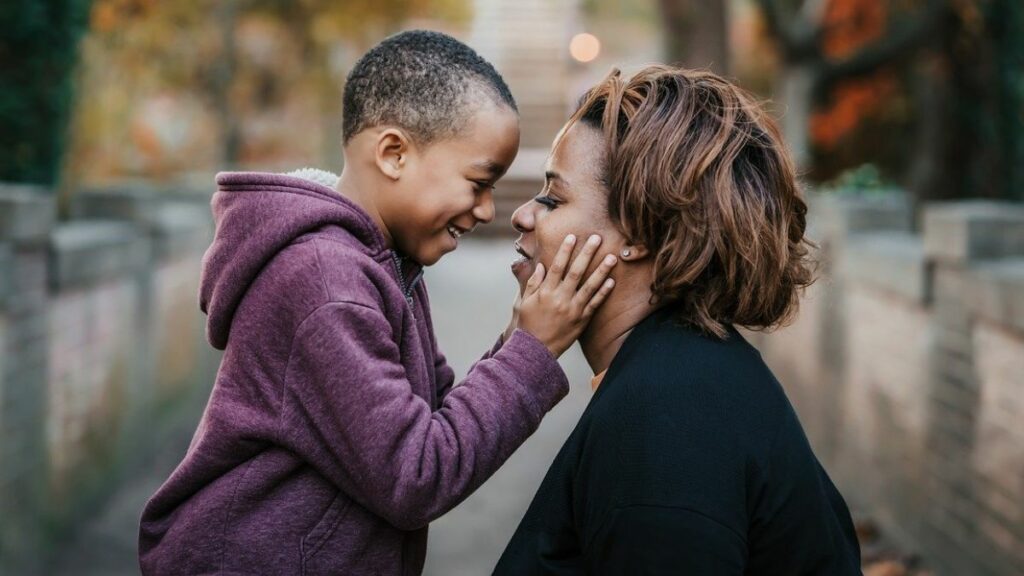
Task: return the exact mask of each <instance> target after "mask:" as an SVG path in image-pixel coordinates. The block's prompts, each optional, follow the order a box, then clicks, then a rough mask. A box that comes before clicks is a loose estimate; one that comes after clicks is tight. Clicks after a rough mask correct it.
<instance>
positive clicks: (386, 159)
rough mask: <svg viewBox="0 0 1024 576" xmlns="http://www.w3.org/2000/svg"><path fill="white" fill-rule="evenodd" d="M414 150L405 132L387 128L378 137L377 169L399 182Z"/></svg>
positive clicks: (376, 151) (375, 158) (376, 150)
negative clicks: (411, 151)
mask: <svg viewBox="0 0 1024 576" xmlns="http://www.w3.org/2000/svg"><path fill="white" fill-rule="evenodd" d="M411 148H412V142H410V140H409V137H408V136H407V135H406V134H405V132H403V131H401V130H398V129H396V128H387V129H385V130H382V131H381V132H380V134H378V135H377V145H376V149H375V150H374V153H375V154H374V156H375V157H374V160H375V161H376V164H377V168H379V169H380V171H381V172H383V173H384V175H385V176H387V177H388V178H391V179H392V180H398V179H399V178H400V177H401V175H402V170H403V169H404V168H405V164H406V160H407V159H408V158H407V157H408V155H409V152H410V150H411Z"/></svg>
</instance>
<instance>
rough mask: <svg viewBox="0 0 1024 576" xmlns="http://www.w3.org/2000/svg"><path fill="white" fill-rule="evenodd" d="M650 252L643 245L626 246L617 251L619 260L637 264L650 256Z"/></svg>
mask: <svg viewBox="0 0 1024 576" xmlns="http://www.w3.org/2000/svg"><path fill="white" fill-rule="evenodd" d="M650 254H651V253H650V251H649V250H647V247H646V246H644V245H643V244H627V245H626V246H623V247H622V250H619V259H620V260H624V261H626V262H637V261H639V260H643V259H644V258H647V257H648V256H650Z"/></svg>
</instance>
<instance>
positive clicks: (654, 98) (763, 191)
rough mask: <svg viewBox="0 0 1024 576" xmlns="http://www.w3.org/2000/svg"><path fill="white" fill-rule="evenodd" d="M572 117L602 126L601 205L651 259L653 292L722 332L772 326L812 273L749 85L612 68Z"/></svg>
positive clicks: (686, 73) (788, 180) (790, 169)
mask: <svg viewBox="0 0 1024 576" xmlns="http://www.w3.org/2000/svg"><path fill="white" fill-rule="evenodd" d="M569 122H570V124H572V123H574V122H581V123H583V124H585V125H588V126H591V127H593V128H596V129H598V130H600V131H602V133H603V134H604V139H605V142H606V143H607V150H606V158H605V165H604V177H605V183H606V185H607V187H608V190H609V196H608V213H609V215H610V216H611V219H612V221H613V222H615V223H616V224H617V225H618V226H619V228H620V230H621V231H622V232H623V233H624V235H625V236H626V238H627V239H628V240H629V241H630V242H632V243H640V244H643V245H644V246H646V247H647V248H648V249H649V250H650V251H651V254H652V256H653V258H654V283H653V285H652V287H651V288H652V292H653V296H654V298H655V300H656V301H657V302H659V303H661V304H669V305H672V306H673V307H674V308H676V309H677V310H678V313H679V318H680V319H681V320H683V321H684V322H686V323H689V324H691V325H694V326H696V327H698V328H699V329H701V330H704V331H705V332H708V333H710V334H714V335H716V336H718V337H720V338H724V337H725V336H726V325H729V324H735V325H739V326H744V327H747V328H751V329H755V330H757V329H768V328H772V327H774V326H777V325H780V324H783V323H785V322H786V321H788V320H789V319H790V318H791V317H792V316H793V314H794V313H795V312H796V309H797V307H798V302H799V296H800V293H801V292H802V289H803V288H804V287H806V286H808V285H810V284H811V282H813V271H812V268H813V267H812V265H811V262H810V258H809V251H810V250H809V248H811V247H813V244H811V243H810V242H809V241H808V240H807V239H805V238H804V229H805V227H806V216H807V204H806V203H805V202H804V200H803V198H802V195H801V192H800V189H799V186H798V184H797V179H796V172H795V169H794V165H793V161H792V159H791V158H790V156H789V154H788V152H787V150H786V148H785V145H784V144H783V141H782V136H781V134H780V132H779V129H778V126H777V125H776V123H775V122H774V120H772V118H771V117H769V115H768V114H767V113H766V112H765V110H764V109H763V108H762V107H761V105H760V104H759V103H758V102H757V101H756V100H755V99H754V98H753V97H752V96H750V95H749V94H748V93H746V92H745V91H743V90H741V89H740V88H738V87H736V86H735V85H733V84H731V83H730V82H728V81H726V80H724V79H723V78H721V77H719V76H717V75H715V74H712V73H710V72H705V71H695V70H685V69H680V68H674V67H669V66H649V67H646V68H644V69H643V70H641V71H640V72H638V73H637V74H636V75H634V76H633V77H631V78H629V79H628V80H624V79H622V77H621V75H620V73H619V71H618V70H614V71H612V73H611V74H609V75H608V77H607V78H605V79H604V80H603V81H602V82H601V83H600V84H598V85H597V86H595V87H594V88H592V89H591V90H590V91H588V92H587V93H586V94H585V95H584V96H583V98H582V100H581V103H580V106H579V108H578V109H577V111H576V112H575V113H574V114H573V117H572V118H571V119H570V121H569Z"/></svg>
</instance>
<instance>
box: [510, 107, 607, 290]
mask: <svg viewBox="0 0 1024 576" xmlns="http://www.w3.org/2000/svg"><path fill="white" fill-rule="evenodd" d="M604 146H605V145H604V139H603V136H602V134H601V132H600V131H599V130H597V129H595V128H592V127H590V126H587V125H585V124H581V123H578V122H577V123H576V124H573V126H572V127H571V128H569V130H568V131H566V132H564V134H562V135H561V138H558V137H556V138H555V145H554V148H553V149H552V151H551V156H550V157H548V162H547V167H546V171H545V175H544V189H543V190H541V193H540V194H539V195H538V196H537V197H535V198H534V199H533V200H530V201H529V202H527V203H525V204H523V205H522V206H520V207H519V208H517V209H516V211H515V213H514V214H513V215H512V225H513V226H515V228H516V230H518V231H519V232H520V233H521V235H520V236H519V239H518V240H516V251H517V252H519V254H520V255H521V256H523V257H522V258H520V259H519V260H517V261H515V262H514V263H513V264H512V273H513V274H515V276H516V280H518V281H519V288H520V290H522V289H523V287H525V286H526V282H527V280H529V279H530V275H532V274H533V271H534V269H535V268H536V267H537V263H538V262H540V263H542V264H544V268H545V270H546V269H547V268H548V267H550V265H551V261H552V260H553V259H554V257H555V253H556V252H557V251H558V247H559V245H560V244H561V243H562V241H563V240H565V237H566V235H568V234H575V235H576V238H577V240H578V241H577V244H576V245H577V247H579V246H582V245H583V242H585V241H586V239H587V238H588V237H589V236H590V235H591V234H598V235H600V236H601V238H602V242H601V248H600V250H598V253H597V254H596V255H595V256H594V258H593V259H592V260H591V263H590V269H589V270H588V271H587V276H589V274H590V272H592V271H593V270H594V269H595V268H596V267H597V265H598V264H599V263H600V262H601V259H602V258H603V257H604V255H605V254H618V252H619V250H620V249H621V248H622V246H623V245H624V243H625V239H624V237H623V236H622V234H621V233H620V232H619V231H618V229H617V228H616V227H615V226H614V225H613V224H612V221H611V220H610V219H609V217H608V207H607V199H608V191H607V189H606V188H605V186H604V184H602V183H601V181H600V178H601V164H602V162H603V161H604V158H603V157H604V154H605V152H604ZM577 251H578V248H577ZM616 269H618V267H617V268H616ZM612 275H613V277H614V276H615V274H614V270H613V274H612Z"/></svg>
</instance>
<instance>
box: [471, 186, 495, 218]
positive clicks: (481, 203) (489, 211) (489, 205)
mask: <svg viewBox="0 0 1024 576" xmlns="http://www.w3.org/2000/svg"><path fill="white" fill-rule="evenodd" d="M473 217H474V218H476V219H477V221H478V222H482V223H484V224H489V223H490V222H491V221H492V220H494V194H493V193H492V192H491V191H490V190H487V191H485V192H484V193H482V194H480V197H479V199H478V201H477V203H476V206H474V207H473Z"/></svg>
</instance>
